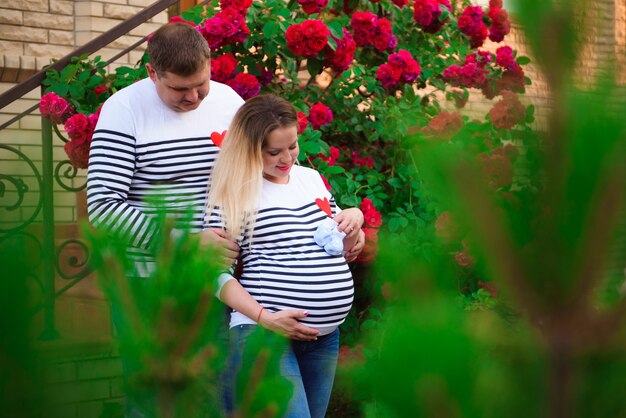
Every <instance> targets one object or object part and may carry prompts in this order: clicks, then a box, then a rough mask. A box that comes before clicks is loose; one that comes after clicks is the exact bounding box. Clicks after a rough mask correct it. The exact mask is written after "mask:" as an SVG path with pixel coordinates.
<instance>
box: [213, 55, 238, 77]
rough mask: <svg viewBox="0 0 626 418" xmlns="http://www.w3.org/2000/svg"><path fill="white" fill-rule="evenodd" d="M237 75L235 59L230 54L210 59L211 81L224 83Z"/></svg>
mask: <svg viewBox="0 0 626 418" xmlns="http://www.w3.org/2000/svg"><path fill="white" fill-rule="evenodd" d="M236 74H237V58H235V56H234V55H233V54H231V53H227V54H224V55H221V56H219V57H217V58H211V79H212V80H215V81H217V82H219V83H226V82H227V81H228V80H230V79H231V78H233V77H235V75H236Z"/></svg>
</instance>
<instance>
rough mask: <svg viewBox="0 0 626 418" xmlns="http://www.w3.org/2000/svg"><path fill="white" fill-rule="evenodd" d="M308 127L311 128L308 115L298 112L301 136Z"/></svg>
mask: <svg viewBox="0 0 626 418" xmlns="http://www.w3.org/2000/svg"><path fill="white" fill-rule="evenodd" d="M307 126H309V120H308V119H307V117H306V115H305V114H304V113H302V112H298V133H299V134H301V133H302V132H304V130H305V129H306V127H307Z"/></svg>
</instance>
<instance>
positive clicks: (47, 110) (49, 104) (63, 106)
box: [39, 92, 74, 124]
mask: <svg viewBox="0 0 626 418" xmlns="http://www.w3.org/2000/svg"><path fill="white" fill-rule="evenodd" d="M39 112H40V113H41V116H43V117H46V118H48V119H50V122H52V123H55V124H59V123H65V121H66V120H67V119H68V118H69V117H70V116H72V115H73V114H74V107H73V106H72V105H71V104H69V103H68V102H67V100H65V99H64V98H62V97H60V96H59V95H57V94H56V93H52V92H51V93H46V94H44V95H43V96H41V100H40V101H39Z"/></svg>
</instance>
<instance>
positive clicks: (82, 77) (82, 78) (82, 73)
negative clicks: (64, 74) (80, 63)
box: [77, 71, 89, 83]
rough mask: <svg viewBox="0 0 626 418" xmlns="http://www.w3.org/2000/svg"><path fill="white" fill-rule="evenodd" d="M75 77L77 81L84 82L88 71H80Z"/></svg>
mask: <svg viewBox="0 0 626 418" xmlns="http://www.w3.org/2000/svg"><path fill="white" fill-rule="evenodd" d="M77 79H78V81H80V82H82V83H84V82H85V81H87V80H88V79H89V71H82V72H81V73H79V74H78V77H77Z"/></svg>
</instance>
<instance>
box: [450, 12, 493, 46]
mask: <svg viewBox="0 0 626 418" xmlns="http://www.w3.org/2000/svg"><path fill="white" fill-rule="evenodd" d="M458 25H459V30H460V31H461V32H463V33H464V34H465V35H467V36H469V37H470V38H471V40H472V45H471V46H472V48H478V47H479V46H481V45H482V44H483V42H484V41H485V39H487V34H488V32H489V30H488V29H487V25H485V23H484V22H483V9H482V8H481V7H480V6H467V7H466V8H465V10H463V13H462V14H461V16H460V17H459V20H458Z"/></svg>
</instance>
